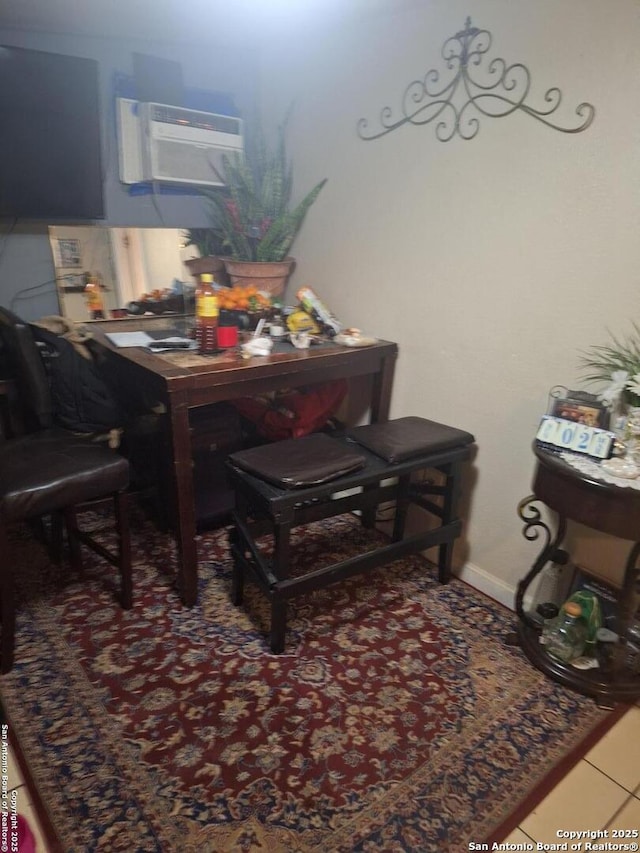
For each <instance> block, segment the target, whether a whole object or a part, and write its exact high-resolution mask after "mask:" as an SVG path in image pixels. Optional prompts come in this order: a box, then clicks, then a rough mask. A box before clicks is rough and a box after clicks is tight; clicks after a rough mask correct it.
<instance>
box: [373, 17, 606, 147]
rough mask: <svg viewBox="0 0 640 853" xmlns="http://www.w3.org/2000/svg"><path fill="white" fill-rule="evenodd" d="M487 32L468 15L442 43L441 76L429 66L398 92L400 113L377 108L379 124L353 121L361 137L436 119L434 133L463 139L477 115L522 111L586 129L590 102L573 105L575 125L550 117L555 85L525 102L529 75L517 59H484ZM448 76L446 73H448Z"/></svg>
mask: <svg viewBox="0 0 640 853" xmlns="http://www.w3.org/2000/svg"><path fill="white" fill-rule="evenodd" d="M491 44H492V36H491V33H490V32H489V31H488V30H480V29H478V28H477V27H472V26H471V18H467V20H466V22H465V28H464V30H462V31H461V32H459V33H456V35H455V36H452V37H451V38H449V39H447V41H446V42H445V43H444V44H443V46H442V50H441V54H442V58H443V59H444V61H445V63H446V66H447V69H448V72H450V73H447V75H446V77H447V79H446V80H445V81H442V80H441V79H440V72H439V71H437V70H436V69H433V68H432V69H431V70H430V71H428V72H427V74H426V75H425V77H424V80H414V81H413V82H412V83H410V84H409V85H408V86H407V88H406V90H405V92H404V95H403V97H402V116H401V117H400V118H397V119H394V114H393V110H392V109H391V107H383V109H382V110H381V112H380V128H379V129H370V128H369V122H368V121H367V119H365V118H361V119H360V120H359V121H358V125H357V131H358V136H359V137H360V138H361V139H364V140H366V141H370V140H372V139H380V137H382V136H386V135H387V134H388V133H392V132H393V131H394V130H397V129H398V128H399V127H402V126H403V125H405V124H415V125H422V124H431V122H437V123H436V125H435V128H436V131H435V132H436V136H437V138H438V139H439V140H440V141H441V142H448V141H449V140H450V139H452V138H453V137H454V136H455V134H456V133H457V134H458V135H459V136H461V137H462V139H473V138H474V136H475V135H476V134H477V133H478V130H479V129H480V119H479V117H478V114H480V116H485V117H487V118H504V117H505V116H508V115H511V114H512V113H515V112H522V113H525V114H526V115H529V116H531V117H532V118H534V119H537V120H538V121H540V122H542V123H543V124H546V125H547V126H548V127H551V128H553V129H554V130H559V131H561V132H562V133H580V132H581V131H583V130H586V129H587V128H588V127H589V125H590V124H591V122H592V121H593V119H594V116H595V112H596V111H595V108H594V107H593V106H592V105H591V104H587V103H582V104H578V106H577V107H576V110H575V112H576V115H577V116H578V119H579V120H580V121H579V123H578V124H576V126H575V127H563V126H561V125H560V124H556V123H555V122H554V121H552V120H551V116H553V115H554V113H555V112H556V110H557V109H558V108H559V106H560V103H561V101H562V93H561V91H560V89H558V88H557V87H555V86H554V87H552V88H551V89H548V90H547V91H546V92H545V95H544V102H545V105H544V107H542V108H541V109H536V108H535V107H532V106H531V105H530V104H528V103H527V97H528V95H529V90H530V87H531V75H530V73H529V70H528V68H527V67H526V66H525V65H523V64H522V63H521V62H515V63H513V65H507V63H506V62H505V61H504V59H501V58H499V57H498V58H496V59H492V60H490V61H488V62H485V60H486V59H487V57H486V54H487V53H488V51H489V50H490V48H491ZM449 78H450V79H449Z"/></svg>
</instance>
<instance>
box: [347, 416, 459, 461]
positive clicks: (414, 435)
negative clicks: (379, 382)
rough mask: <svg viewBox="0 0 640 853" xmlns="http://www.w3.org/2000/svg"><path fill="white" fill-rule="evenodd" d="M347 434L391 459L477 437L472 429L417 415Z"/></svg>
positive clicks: (400, 458) (452, 446) (431, 450)
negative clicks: (470, 430) (467, 430)
mask: <svg viewBox="0 0 640 853" xmlns="http://www.w3.org/2000/svg"><path fill="white" fill-rule="evenodd" d="M348 435H349V436H350V437H351V438H353V439H354V440H355V441H357V442H358V444H361V445H362V446H363V447H366V448H367V450H370V451H371V452H372V453H375V454H376V456H380V457H381V458H382V459H385V460H386V461H387V462H392V463H393V462H403V461H404V460H406V459H411V458H412V457H413V456H425V455H426V454H429V453H439V452H440V451H443V450H452V449H453V448H454V447H464V446H465V445H467V444H471V443H472V442H473V441H474V440H475V439H474V437H473V436H472V435H471V433H470V432H466V431H465V430H463V429H457V428H456V427H450V426H447V425H446V424H440V423H437V422H436V421H429V420H427V419H426V418H419V417H415V416H410V417H406V418H396V419H395V420H392V421H387V422H386V423H379V424H368V425H367V426H360V427H355V428H354V429H352V430H350V431H349V433H348Z"/></svg>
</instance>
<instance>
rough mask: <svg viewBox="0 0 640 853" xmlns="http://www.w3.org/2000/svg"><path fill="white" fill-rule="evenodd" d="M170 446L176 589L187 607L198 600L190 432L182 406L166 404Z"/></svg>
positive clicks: (173, 403)
mask: <svg viewBox="0 0 640 853" xmlns="http://www.w3.org/2000/svg"><path fill="white" fill-rule="evenodd" d="M168 415H169V424H170V436H169V438H170V443H171V451H172V457H173V477H174V493H175V508H174V511H175V513H176V519H175V530H176V542H177V546H178V589H179V591H180V595H181V597H182V601H183V603H184V604H185V606H187V607H193V605H194V604H195V603H196V601H197V598H198V549H197V546H196V505H195V493H194V488H193V468H192V463H191V432H190V430H189V409H188V408H187V406H186V402H183V401H179V400H175V399H173V400H172V401H171V402H170V404H169V412H168Z"/></svg>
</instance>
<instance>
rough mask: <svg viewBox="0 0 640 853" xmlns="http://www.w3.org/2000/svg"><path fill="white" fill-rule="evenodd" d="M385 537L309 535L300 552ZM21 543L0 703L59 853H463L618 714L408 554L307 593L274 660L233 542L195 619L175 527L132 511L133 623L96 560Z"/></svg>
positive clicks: (350, 522)
mask: <svg viewBox="0 0 640 853" xmlns="http://www.w3.org/2000/svg"><path fill="white" fill-rule="evenodd" d="M379 535H381V534H377V533H372V532H371V531H366V530H363V529H362V528H361V527H360V526H359V525H358V523H357V521H356V520H355V519H353V518H351V517H348V516H345V517H341V518H338V519H333V520H331V521H328V522H322V523H318V524H315V525H312V526H311V527H310V528H307V529H306V530H305V531H304V532H300V533H299V534H298V535H297V536H296V538H295V555H296V560H297V561H299V565H306V566H319V565H321V564H322V563H326V562H328V561H333V560H334V559H336V558H337V556H338V554H343V555H344V554H346V553H356V552H359V551H362V550H365V549H367V548H369V547H371V546H372V542H373V540H372V537H377V536H379ZM14 544H15V547H16V549H17V551H18V552H19V554H18V556H19V558H20V560H21V561H23V562H24V561H26V562H27V564H28V566H29V570H28V571H27V572H26V574H25V576H24V578H21V586H22V588H23V589H22V597H23V599H24V601H23V604H22V605H21V611H20V615H19V618H18V625H17V648H16V664H15V667H14V669H13V671H12V672H11V673H9V674H8V675H6V676H3V677H2V678H1V679H0V694H1V697H2V702H3V705H4V709H5V713H6V715H7V718H8V722H9V724H10V727H11V731H12V734H13V736H14V738H15V739H16V740H17V742H18V744H19V747H20V749H21V750H22V753H23V761H24V767H25V770H26V772H27V773H28V775H29V777H30V779H31V781H32V786H33V788H34V791H35V793H36V795H37V798H38V799H39V804H40V809H41V812H42V814H43V817H44V820H45V822H46V823H48V824H50V829H51V830H52V832H53V833H55V837H56V838H57V841H54V846H55V844H57V847H58V849H60V850H65V851H78V852H79V853H80V851H82V853H86V851H93V850H100V851H128V853H132V851H162V853H172V851H180V853H183V851H184V853H189V851H198V853H206V851H210V853H227V851H247V853H248V851H261V853H312V852H313V853H341V852H342V851H344V853H346V851H349V852H350V853H351V851H376V853H386V851H415V853H432V852H433V853H436V852H437V853H447V851H452V853H454V851H455V852H457V851H467V850H468V849H469V843H470V842H481V841H483V840H486V839H488V838H497V837H500V835H502V837H504V835H505V833H506V831H508V829H510V823H509V822H510V821H511V822H512V823H513V820H514V815H516V816H517V813H518V808H520V809H522V808H523V806H524V804H525V803H526V802H527V799H528V798H529V797H530V795H531V793H532V791H534V790H541V789H540V787H539V786H540V784H541V783H542V782H543V781H544V780H545V779H549V778H550V777H549V774H550V773H553V772H554V771H556V770H558V768H561V767H563V766H565V767H566V766H567V762H571V761H573V760H576V756H578V757H579V751H580V749H584V747H585V744H587V743H588V742H589V740H590V739H593V738H594V737H595V736H596V734H597V733H598V732H600V731H602V730H603V728H604V727H605V726H607V725H608V721H609V719H610V717H609V715H607V713H606V712H604V711H601V710H599V709H597V708H596V706H595V705H594V703H593V702H592V701H591V700H589V699H586V698H584V697H582V696H579V695H577V694H575V693H573V692H570V691H568V690H566V689H564V688H562V687H561V686H559V685H556V684H554V683H552V682H550V681H549V680H547V679H546V678H545V677H544V676H543V675H541V674H540V673H538V672H537V671H535V670H534V669H533V668H532V667H531V666H530V665H529V663H528V662H527V661H526V659H525V657H524V656H523V654H522V653H521V652H520V650H519V649H517V648H512V647H509V646H507V645H505V643H504V638H505V635H506V634H507V633H508V631H509V630H510V629H511V627H512V621H513V616H512V614H510V613H509V612H507V611H506V610H504V609H503V608H501V607H500V606H499V605H497V604H495V603H494V602H492V601H491V600H489V599H487V598H486V597H484V596H482V595H481V594H480V593H477V592H476V591H474V590H473V589H471V588H469V587H468V586H465V585H464V584H462V583H461V582H459V581H453V582H452V583H451V584H449V585H448V586H446V587H443V586H440V585H439V584H438V583H437V581H436V580H435V579H434V572H433V570H432V568H431V567H430V565H429V564H428V563H427V562H426V561H425V560H423V559H422V558H420V557H413V558H407V559H404V560H400V561H397V562H396V563H394V564H393V565H392V566H390V567H389V568H387V569H386V570H378V571H377V572H376V573H374V574H372V575H369V576H368V577H366V578H355V579H352V580H351V581H348V582H345V583H342V584H340V585H339V586H336V587H334V588H331V589H326V590H323V591H320V592H316V593H313V594H312V595H309V596H307V597H304V598H300V599H298V600H297V601H296V602H294V604H293V605H292V606H291V609H290V618H289V632H288V635H287V645H286V652H285V654H283V655H280V656H274V655H272V654H270V653H269V651H268V643H267V630H268V607H267V604H266V601H265V600H264V598H263V596H262V595H261V594H260V593H259V592H258V590H257V589H256V588H254V587H253V586H252V585H250V584H249V585H248V588H247V592H246V602H245V605H244V606H243V607H242V608H235V607H233V606H232V605H231V604H230V600H229V587H230V572H231V564H230V559H229V552H228V547H227V536H226V532H225V531H224V530H221V531H215V532H212V533H208V534H205V535H203V536H202V537H201V540H200V543H199V548H200V556H201V563H200V569H201V572H200V574H201V578H200V590H199V604H198V605H197V606H196V607H194V608H192V609H190V610H189V609H184V608H183V607H182V606H181V604H180V601H179V599H178V596H177V594H176V592H175V589H174V587H173V576H174V574H175V551H174V547H173V544H172V541H171V539H170V537H168V536H165V535H162V534H160V533H158V532H156V531H155V529H154V528H152V527H151V526H150V525H148V524H147V523H145V522H144V521H142V520H140V519H134V556H135V562H136V565H135V569H134V578H135V606H134V609H133V610H131V611H130V612H124V611H122V610H121V609H120V607H119V606H118V604H117V603H116V601H115V599H114V595H113V592H114V589H115V587H116V584H117V580H116V576H115V570H114V571H112V570H111V568H110V567H106V565H105V564H104V563H102V562H101V561H98V560H97V558H96V560H95V562H94V563H93V565H88V566H87V570H86V576H85V577H84V578H83V579H78V578H71V577H68V576H66V575H65V573H64V569H53V568H52V567H51V566H49V565H48V563H47V562H46V559H45V558H44V556H42V555H41V554H40V551H39V550H37V549H36V548H35V546H33V545H32V544H31V543H30V542H29V541H27V540H26V539H20V538H19V537H18V538H17V539H16V542H15V543H14ZM89 562H90V560H89V559H87V563H89ZM43 574H44V575H45V576H46V578H47V579H46V581H45V582H44V584H45V588H44V589H42V588H41V587H42V583H43V582H42V580H41V578H42V576H43ZM36 579H37V581H36ZM36 587H37V588H38V590H39V591H38V592H37V593H35V592H34V588H36Z"/></svg>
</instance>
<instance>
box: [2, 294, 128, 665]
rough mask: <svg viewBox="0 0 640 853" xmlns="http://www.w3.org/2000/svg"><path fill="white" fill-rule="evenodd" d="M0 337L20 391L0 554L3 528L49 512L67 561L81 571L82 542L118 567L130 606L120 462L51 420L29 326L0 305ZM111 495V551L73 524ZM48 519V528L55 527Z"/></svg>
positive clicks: (8, 446) (8, 570)
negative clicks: (19, 429)
mask: <svg viewBox="0 0 640 853" xmlns="http://www.w3.org/2000/svg"><path fill="white" fill-rule="evenodd" d="M0 336H1V338H2V341H3V345H4V350H5V354H6V356H7V359H8V362H9V365H10V368H11V369H12V371H13V374H14V377H15V382H16V384H17V387H18V391H19V404H20V412H19V415H20V421H21V423H22V424H24V427H25V434H24V435H20V436H16V437H11V438H8V439H6V440H4V441H2V442H0V552H1V553H2V554H3V555H6V554H7V553H8V549H9V542H8V537H7V525H8V524H10V523H12V522H16V521H24V520H37V519H41V518H42V517H46V516H52V517H53V518H54V519H56V520H59V519H62V520H63V521H64V525H65V527H66V531H67V536H68V541H69V555H70V561H71V564H72V566H73V567H74V568H76V569H78V570H79V571H81V569H82V563H81V549H80V545H81V543H82V544H85V545H87V546H88V547H90V548H91V549H92V550H93V551H95V552H96V553H97V554H99V555H100V556H101V557H103V558H104V559H105V560H107V561H108V562H109V563H111V564H112V565H115V566H117V567H118V568H119V570H120V575H121V602H122V606H123V608H125V609H129V608H130V607H131V606H132V597H133V596H132V572H131V546H130V538H129V525H128V516H127V502H126V501H127V497H126V489H127V486H128V484H129V463H128V462H127V460H126V459H125V458H124V457H122V456H120V455H118V454H117V453H115V452H114V451H113V450H110V449H109V448H108V447H105V446H104V445H102V444H97V443H93V442H91V440H90V439H88V438H86V437H83V436H76V435H73V434H72V433H71V432H68V431H66V430H64V429H62V428H60V427H56V426H54V425H53V418H52V408H51V399H50V396H49V389H48V384H47V377H46V373H45V369H44V365H43V363H42V360H41V358H40V354H39V352H38V349H37V347H36V345H35V342H34V340H33V336H32V333H31V329H30V328H29V326H28V325H27V324H25V323H23V322H21V321H20V319H19V318H18V317H16V316H15V315H14V314H12V313H11V312H10V311H8V310H7V309H5V308H0ZM105 498H111V499H113V503H114V512H115V523H116V528H117V532H118V546H117V549H116V550H115V551H112V550H110V549H107V548H105V547H104V545H103V544H102V543H100V542H98V541H96V539H95V538H94V537H93V536H91V535H89V534H88V533H86V532H84V531H82V530H81V529H80V528H79V527H78V522H77V515H76V507H77V506H79V505H80V504H85V503H88V502H92V501H96V500H102V499H105ZM59 529H60V526H59V524H54V523H52V530H54V531H56V530H59ZM17 569H18V567H17V566H16V565H15V564H14V563H13V561H11V560H9V559H7V558H6V557H5V558H3V560H2V562H1V563H0V616H1V619H2V628H1V632H2V633H1V636H0V655H1V659H0V671H1V672H2V673H6V672H8V671H9V670H10V669H11V667H12V665H13V654H14V635H15V605H14V590H13V586H14V575H15V573H16V570H17Z"/></svg>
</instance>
